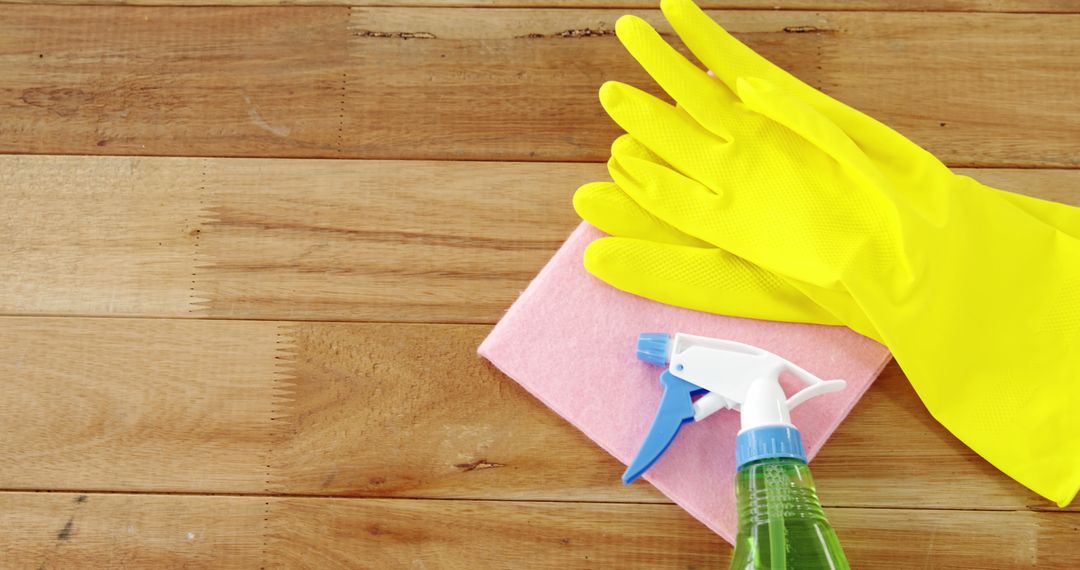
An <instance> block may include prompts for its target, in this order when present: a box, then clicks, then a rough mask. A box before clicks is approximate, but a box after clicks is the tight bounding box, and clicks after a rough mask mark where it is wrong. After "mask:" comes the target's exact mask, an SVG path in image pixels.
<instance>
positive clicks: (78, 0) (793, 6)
mask: <svg viewBox="0 0 1080 570" xmlns="http://www.w3.org/2000/svg"><path fill="white" fill-rule="evenodd" d="M0 4H50V5H51V4H60V5H66V4H70V5H126V6H294V5H303V6H385V7H497V8H549V7H567V8H633V9H650V8H656V6H657V4H658V2H657V0H0ZM697 4H698V5H699V6H701V7H702V8H707V9H713V10H720V9H729V10H732V9H734V10H841V11H854V10H865V11H883V12H895V11H910V12H1014V13H1076V12H1080V2H1077V1H1076V0H907V1H906V2H896V1H895V0H699V1H698V2H697Z"/></svg>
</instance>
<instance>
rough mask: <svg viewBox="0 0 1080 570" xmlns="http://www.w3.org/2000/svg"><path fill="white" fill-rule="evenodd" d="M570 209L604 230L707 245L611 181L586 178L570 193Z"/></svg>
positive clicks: (700, 245) (682, 243) (673, 242)
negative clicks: (580, 185) (572, 207)
mask: <svg viewBox="0 0 1080 570" xmlns="http://www.w3.org/2000/svg"><path fill="white" fill-rule="evenodd" d="M574 210H576V211H577V213H578V215H579V216H581V218H582V219H583V220H585V221H587V222H589V223H590V224H592V225H594V226H596V227H597V228H599V229H600V230H601V231H603V232H604V233H606V234H609V235H613V236H620V237H627V238H634V239H640V240H647V241H652V242H657V243H666V244H674V245H685V246H693V247H710V246H709V244H707V243H705V242H703V241H701V240H699V239H697V238H694V237H692V236H689V235H687V234H685V233H683V232H681V231H679V230H677V229H675V228H673V227H672V226H671V225H670V224H668V223H666V222H664V221H663V220H661V219H660V218H657V217H656V216H654V215H652V214H650V213H649V212H648V211H646V210H645V209H644V208H642V207H641V206H639V205H638V203H637V202H634V200H633V199H631V198H630V196H629V195H627V194H626V192H624V191H622V189H620V188H619V187H618V186H616V185H615V184H613V183H611V182H590V183H589V184H586V185H584V186H582V187H581V188H578V189H577V192H575V193H574Z"/></svg>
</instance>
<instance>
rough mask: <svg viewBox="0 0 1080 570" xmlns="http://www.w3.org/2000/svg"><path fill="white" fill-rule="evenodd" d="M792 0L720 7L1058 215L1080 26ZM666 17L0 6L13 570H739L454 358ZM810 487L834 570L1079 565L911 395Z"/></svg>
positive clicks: (553, 209) (557, 223)
mask: <svg viewBox="0 0 1080 570" xmlns="http://www.w3.org/2000/svg"><path fill="white" fill-rule="evenodd" d="M279 3H280V4H282V5H280V6H277V5H275V4H279ZM776 3H777V2H773V1H771V0H741V1H740V0H731V1H725V0H718V1H713V2H710V3H708V5H709V6H710V7H712V8H717V9H720V11H718V12H716V13H715V15H716V16H717V17H718V18H719V19H720V20H721V21H722V22H723V23H724V24H725V25H726V26H728V27H729V29H730V30H731V31H732V32H733V33H735V34H736V35H737V36H738V37H740V38H742V39H744V40H745V41H746V42H748V43H749V44H750V45H751V46H752V47H754V48H756V49H758V50H759V51H760V52H761V53H763V54H764V55H766V56H767V57H769V58H771V59H773V60H774V61H776V62H778V63H780V64H781V65H783V66H785V67H787V68H788V69H790V70H791V71H793V72H794V73H796V74H797V75H799V76H800V77H802V78H804V79H805V80H807V81H808V82H810V83H812V84H813V85H815V86H817V87H819V88H821V89H824V90H825V91H827V92H829V93H831V94H834V95H835V96H837V97H839V98H841V99H843V100H844V101H846V102H848V103H851V104H853V105H855V106H857V107H859V108H861V109H863V110H865V111H867V112H869V113H871V114H872V115H874V116H876V117H878V118H880V119H882V120H884V121H886V122H887V123H889V124H891V125H893V126H895V127H896V128H898V129H899V130H900V131H902V132H903V133H905V134H907V135H909V136H910V137H911V138H913V139H914V140H915V141H917V142H919V143H920V144H922V145H924V146H926V147H927V148H928V149H930V150H931V151H933V152H934V153H936V154H937V155H938V156H939V157H941V158H942V159H943V160H945V161H947V162H948V163H949V164H950V165H952V166H956V167H961V168H964V169H965V173H968V174H971V175H973V176H977V177H978V178H980V179H981V180H983V181H985V182H987V183H990V184H993V185H997V186H1000V187H1004V188H1009V189H1013V190H1016V191H1020V192H1025V193H1029V194H1032V195H1036V196H1042V197H1046V198H1051V199H1055V200H1060V201H1064V202H1068V203H1072V204H1077V205H1080V190H1078V189H1080V170H1078V168H1080V144H1078V143H1080V2H1078V1H1075V0H1031V1H1023V0H917V1H911V2H903V3H901V2H890V1H887V0H857V1H853V2H846V1H843V0H793V1H788V2H781V4H782V5H781V6H780V8H783V9H781V10H774V9H773V8H774V4H776ZM68 4H84V5H68ZM85 4H98V5H97V6H89V5H85ZM170 4H171V5H170ZM180 4H188V5H180ZM197 4H215V5H216V6H197ZM244 4H246V6H245V5H244ZM286 4H287V5H286ZM297 4H304V5H297ZM349 4H351V5H349ZM654 4H655V3H654V2H653V1H652V0H611V1H604V0H587V1H584V2H573V1H572V0H475V1H471V0H413V1H411V2H408V3H407V4H406V3H399V2H396V1H393V0H382V1H379V0H374V1H366V0H359V1H356V2H348V1H343V2H336V1H328V0H312V1H310V2H309V1H304V2H276V1H274V0H206V1H196V2H189V3H184V2H182V0H147V1H136V2H122V1H116V2H110V1H107V0H106V1H100V2H95V1H94V0H75V1H74V2H64V1H49V0H46V1H41V0H36V1H31V2H21V1H16V2H11V1H10V0H0V220H2V223H0V244H2V245H0V314H2V316H0V382H2V383H3V387H4V390H2V391H0V429H2V431H3V434H2V435H0V568H4V569H8V568H17V569H22V568H26V569H31V570H33V569H41V570H45V569H56V568H253V569H255V568H268V569H269V568H312V569H323V568H328V569H329V568H371V569H383V568H405V569H443V568H445V569H474V568H484V569H486V568H555V569H566V568H611V569H615V568H620V569H621V568H682V569H691V568H697V569H704V568H720V567H726V565H727V562H728V557H729V555H730V550H729V547H728V546H727V545H726V544H725V543H723V542H722V541H721V540H720V539H719V538H718V537H716V536H715V535H713V534H712V533H710V532H709V531H708V530H706V529H705V528H704V527H703V526H702V525H700V524H698V523H697V522H695V521H694V520H693V519H691V518H690V516H689V515H687V514H685V513H684V512H683V511H682V510H680V509H679V508H678V507H676V506H674V505H672V504H670V503H669V502H668V501H667V500H665V498H664V497H663V496H662V495H660V494H659V493H657V492H656V491H655V490H653V489H651V488H650V487H649V486H648V485H647V484H644V483H642V484H636V485H633V486H630V487H623V486H622V485H621V484H620V483H619V481H618V476H619V474H620V473H621V471H622V466H621V465H619V464H617V463H616V462H615V461H614V460H612V459H611V458H609V457H608V456H607V455H606V454H605V453H603V452H602V451H601V450H599V449H598V448H597V447H596V446H595V445H593V444H592V443H590V442H589V441H587V440H586V438H585V437H583V436H582V435H581V434H579V433H578V432H576V431H575V430H574V429H573V428H571V427H570V426H569V425H567V424H565V423H563V422H562V421H561V420H560V419H559V418H558V417H556V416H555V415H554V414H552V413H551V412H549V411H548V410H547V409H546V408H545V407H544V406H543V405H541V404H540V403H539V402H537V401H535V400H533V399H532V398H531V397H530V396H528V395H527V394H526V393H525V392H524V391H523V390H521V389H520V388H519V387H518V386H517V385H516V384H514V383H513V382H512V381H510V380H509V379H507V378H505V377H503V376H502V375H501V374H499V373H498V372H496V371H495V370H494V369H493V368H492V367H491V366H489V365H487V364H486V363H485V362H483V361H482V360H480V359H479V358H478V357H476V356H475V349H476V346H477V345H478V344H479V342H480V341H481V340H482V339H483V337H484V336H485V335H486V334H487V332H488V331H489V330H490V328H491V326H492V324H493V323H494V322H496V321H497V320H498V318H499V316H500V315H501V314H502V312H503V311H504V310H505V309H506V308H507V307H508V306H509V305H510V303H511V302H512V301H513V300H514V298H515V296H516V295H517V294H518V292H520V291H521V290H522V288H523V287H524V286H525V285H526V284H527V283H528V282H529V280H530V279H531V277H532V276H533V275H534V274H535V273H536V271H537V270H538V269H539V268H540V267H541V266H542V264H543V263H544V262H545V261H546V259H547V258H548V257H549V256H550V255H551V254H552V253H553V252H554V250H555V249H556V247H557V246H558V245H559V243H560V242H561V241H562V240H563V239H564V238H565V236H566V235H567V234H568V233H569V232H570V230H571V229H572V228H573V227H574V226H575V224H576V223H577V219H576V217H575V215H574V213H573V211H572V209H571V207H570V196H571V194H572V192H573V190H574V189H575V188H576V187H577V186H578V185H579V184H581V183H584V182H586V181H589V180H593V179H599V178H602V177H604V176H605V173H604V169H603V166H602V164H600V162H601V161H603V160H604V159H605V155H606V153H607V146H608V144H609V143H610V141H611V140H612V138H613V137H614V136H615V135H616V134H617V131H616V128H615V127H614V125H613V124H612V123H610V121H608V120H607V119H606V118H605V117H604V116H603V114H602V111H601V109H600V107H599V104H598V103H597V101H596V95H595V93H596V90H597V87H598V86H599V85H600V83H601V82H602V81H603V80H605V79H610V78H620V79H624V80H628V81H631V82H635V83H638V84H640V85H650V84H649V83H648V81H647V79H646V78H645V76H644V75H643V73H642V72H641V71H640V70H639V69H638V68H637V67H636V66H635V64H634V62H633V61H632V60H631V59H630V58H629V57H628V56H627V55H626V54H625V53H624V52H623V51H622V50H621V48H620V46H619V45H618V42H617V41H616V39H615V38H614V37H613V34H612V32H611V30H612V26H613V23H614V21H615V19H616V18H617V17H618V16H619V15H620V14H622V13H624V12H627V11H628V10H629V11H632V12H634V13H637V14H640V15H642V16H644V17H646V18H647V19H649V20H650V21H652V22H654V23H656V24H658V25H660V26H661V28H662V29H664V30H667V28H666V26H663V22H662V18H661V17H660V15H659V13H658V12H657V11H655V10H652V8H653V7H654ZM651 88H652V87H651ZM653 89H655V88H653ZM814 473H815V475H816V476H817V478H818V481H819V491H820V493H821V496H822V498H823V500H824V502H825V504H826V506H827V511H828V514H829V516H830V519H831V521H832V522H833V523H834V524H835V526H836V527H837V529H838V532H839V534H840V536H841V539H842V541H843V544H844V547H845V550H846V551H847V553H848V556H849V558H850V560H851V561H852V563H853V565H854V567H856V568H965V569H971V568H1061V569H1072V568H1077V567H1080V506H1078V505H1077V504H1076V503H1074V505H1073V506H1072V507H1070V508H1068V509H1065V510H1063V511H1062V510H1058V509H1055V508H1053V506H1052V505H1051V504H1049V503H1048V502H1047V501H1045V500H1042V499H1040V498H1038V497H1037V496H1035V495H1033V494H1032V493H1030V492H1028V491H1026V490H1025V489H1023V488H1022V487H1020V486H1019V485H1018V484H1016V483H1014V482H1012V481H1011V480H1009V479H1008V478H1006V477H1004V476H1003V475H1001V474H1000V473H998V472H997V471H996V470H994V469H993V468H992V467H990V466H989V465H987V464H986V463H985V462H983V461H982V460H981V459H979V458H978V457H976V456H974V455H973V454H972V453H971V452H970V451H968V450H967V449H966V448H964V447H963V446H962V445H960V444H958V443H957V442H956V441H955V440H953V439H952V438H951V437H950V436H949V435H948V434H947V433H946V432H944V431H943V430H942V429H941V428H940V427H939V426H938V425H937V424H936V423H935V422H934V421H933V420H932V419H931V418H930V417H929V416H928V414H927V413H926V412H925V410H924V409H923V408H922V407H921V405H920V404H919V402H918V400H917V399H916V397H915V396H914V393H913V392H912V390H911V388H910V387H909V386H908V384H907V382H906V380H905V379H904V378H903V375H902V373H900V371H899V370H898V369H897V368H896V367H895V366H890V367H889V368H888V369H887V370H886V372H885V374H884V375H883V377H882V378H881V379H880V380H879V381H878V382H877V384H876V385H875V386H874V387H873V388H872V389H871V390H870V392H869V393H868V394H867V396H866V397H865V399H864V400H863V401H862V402H861V403H860V404H859V405H858V407H857V408H856V409H855V411H854V413H853V414H852V415H851V417H850V419H849V420H848V421H847V422H846V423H845V424H844V425H843V426H841V428H840V430H839V431H838V432H837V433H836V435H835V436H834V437H833V439H832V440H831V441H830V442H829V444H828V445H827V446H826V447H825V449H824V451H823V452H822V453H821V455H820V457H819V459H818V460H816V461H815V463H814ZM719 492H727V490H720V491H719Z"/></svg>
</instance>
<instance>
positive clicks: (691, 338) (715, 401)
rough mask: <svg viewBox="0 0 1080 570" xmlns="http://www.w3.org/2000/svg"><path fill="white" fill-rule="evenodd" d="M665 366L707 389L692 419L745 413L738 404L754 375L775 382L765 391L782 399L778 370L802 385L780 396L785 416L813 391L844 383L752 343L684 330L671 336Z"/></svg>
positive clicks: (744, 399) (835, 388) (821, 391)
mask: <svg viewBox="0 0 1080 570" xmlns="http://www.w3.org/2000/svg"><path fill="white" fill-rule="evenodd" d="M668 370H669V371H670V372H671V374H672V375H674V376H676V377H677V378H679V379H682V380H685V381H687V382H690V383H691V384H694V385H696V386H699V387H701V388H705V389H706V390H708V391H709V393H708V394H706V395H705V396H703V397H701V398H699V399H698V400H697V402H695V403H694V410H695V414H694V419H695V420H697V421H700V420H702V419H704V418H706V417H708V416H709V415H711V414H712V413H713V412H716V411H718V410H721V409H725V408H732V409H739V410H741V411H743V413H744V414H745V413H746V411H745V410H743V405H744V404H745V403H746V402H747V395H748V393H749V391H750V387H751V385H753V384H754V382H755V381H757V380H758V379H767V380H770V381H771V382H773V383H775V384H776V391H770V392H769V393H770V394H772V395H773V396H774V397H777V398H784V393H783V391H782V390H780V387H779V378H780V374H781V373H783V372H788V373H790V374H791V375H792V376H794V377H796V378H798V379H799V380H800V381H801V382H803V383H804V384H806V388H803V389H802V390H800V391H799V392H797V393H796V394H795V395H794V396H792V397H791V398H790V399H785V400H780V401H781V402H783V403H784V404H785V406H784V407H785V408H786V410H785V411H784V412H783V414H782V415H784V416H786V411H787V410H791V409H793V408H795V407H796V406H798V405H799V404H802V403H803V402H805V401H807V400H809V399H811V398H813V397H814V396H819V395H821V394H827V393H829V392H836V391H838V390H842V389H844V387H845V386H847V383H846V382H844V381H843V380H822V379H821V378H818V377H817V376H815V375H813V374H811V373H809V372H807V371H806V370H804V369H802V368H801V367H799V366H798V365H796V364H794V363H793V362H790V361H789V360H787V359H785V358H783V357H781V356H779V355H776V354H773V353H771V352H769V351H767V350H764V349H761V348H758V347H756V346H751V345H748V344H743V343H740V342H734V341H730V340H720V339H715V338H709V337H704V336H695V335H689V334H684V333H677V334H676V335H675V336H674V338H673V339H672V342H671V345H670V366H669V367H668ZM763 389H764V388H763ZM754 407H755V408H757V407H758V406H756V405H755V406H754ZM756 413H757V411H756V410H755V411H754V412H752V414H754V415H756ZM768 415H770V416H772V414H768ZM747 419H750V418H744V422H743V425H744V427H745V426H746V421H745V420H747ZM752 423H756V422H752ZM784 423H790V421H787V422H784Z"/></svg>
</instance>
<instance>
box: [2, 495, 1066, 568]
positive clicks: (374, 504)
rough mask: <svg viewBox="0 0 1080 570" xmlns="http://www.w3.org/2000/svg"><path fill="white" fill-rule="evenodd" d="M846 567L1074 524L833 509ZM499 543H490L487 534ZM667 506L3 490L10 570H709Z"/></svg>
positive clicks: (953, 561)
mask: <svg viewBox="0 0 1080 570" xmlns="http://www.w3.org/2000/svg"><path fill="white" fill-rule="evenodd" d="M828 516H829V518H830V520H831V521H833V523H834V524H835V525H836V527H837V528H838V533H839V534H840V536H841V540H842V541H843V543H844V549H845V552H846V554H847V556H848V558H849V561H850V562H851V564H852V567H854V568H871V569H872V568H917V567H924V566H930V567H933V568H964V569H970V568H980V569H988V570H989V569H999V568H1000V569H1016V568H1040V569H1062V570H1065V569H1069V568H1072V567H1073V566H1072V565H1073V564H1074V562H1075V558H1074V557H1073V555H1072V554H1071V553H1070V552H1069V549H1067V548H1063V546H1064V545H1067V544H1069V543H1075V541H1076V539H1077V538H1078V530H1077V525H1078V523H1080V513H1007V512H947V513H946V512H944V511H936V512H935V511H909V510H891V509H830V510H829V512H828ZM496 536H497V537H498V539H497V540H492V537H496ZM730 549H731V547H730V546H728V545H727V544H725V543H723V542H722V541H721V540H720V539H719V538H718V537H716V536H715V535H713V534H711V533H710V532H708V531H707V530H706V529H705V528H704V527H702V526H701V525H699V524H698V523H697V522H695V521H694V520H693V519H691V518H690V516H689V515H687V514H686V513H684V512H683V511H682V510H681V509H679V508H678V507H675V506H674V505H642V504H596V503H594V504H552V503H522V502H505V501H498V502H491V501H430V500H417V501H401V500H385V499H296V498H277V497H270V498H265V499H264V498H257V497H198V496H154V495H122V494H107V495H101V494H81V495H76V494H69V493H49V494H29V493H0V550H2V551H3V552H5V554H6V560H5V561H6V562H11V561H15V563H14V564H15V565H9V566H8V567H9V568H18V569H21V568H30V569H33V568H48V569H51V568H70V567H93V568H128V569H135V568H186V567H206V566H214V567H229V568H255V567H261V568H268V569H269V568H297V569H302V568H312V569H316V568H317V569H320V570H322V569H335V568H362V569H383V568H428V569H436V568H438V569H449V570H453V569H463V570H464V569H472V568H505V567H527V568H541V569H543V568H550V569H562V568H661V569H662V568H672V569H674V568H683V569H685V568H717V567H720V566H721V565H723V564H725V563H726V561H727V559H728V556H729V555H730Z"/></svg>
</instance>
